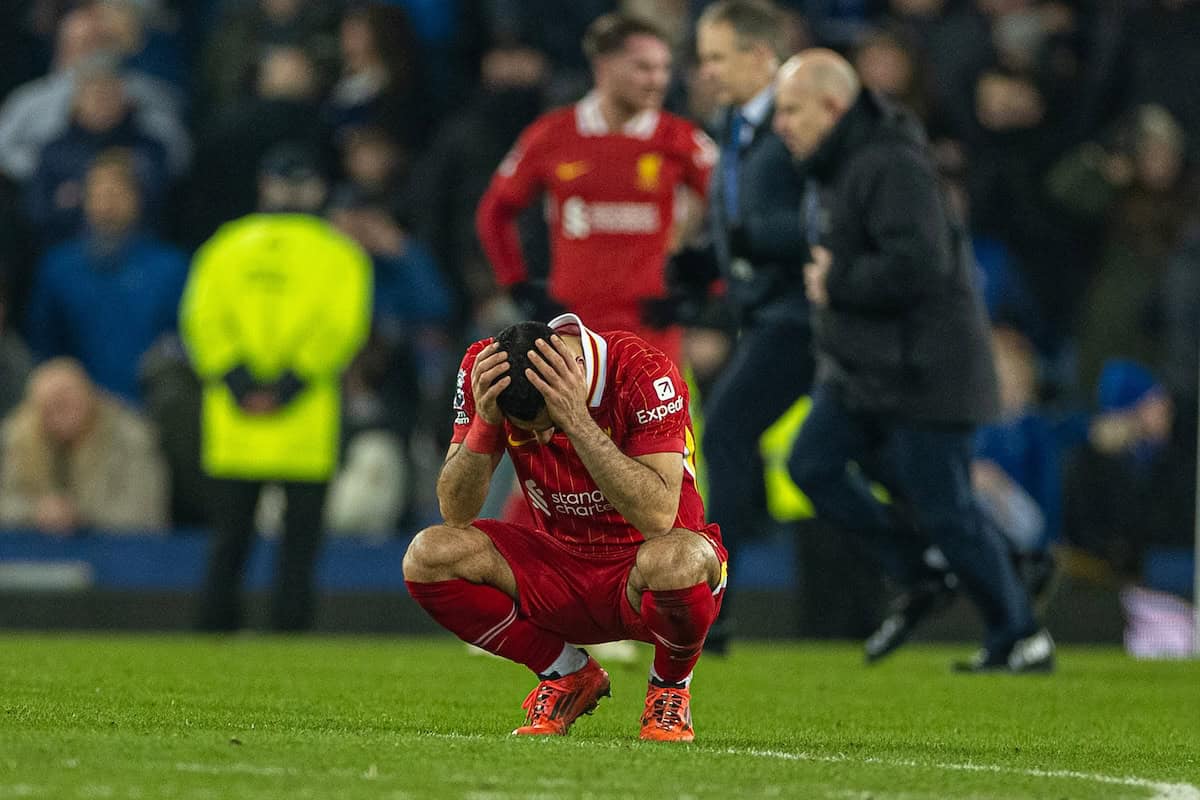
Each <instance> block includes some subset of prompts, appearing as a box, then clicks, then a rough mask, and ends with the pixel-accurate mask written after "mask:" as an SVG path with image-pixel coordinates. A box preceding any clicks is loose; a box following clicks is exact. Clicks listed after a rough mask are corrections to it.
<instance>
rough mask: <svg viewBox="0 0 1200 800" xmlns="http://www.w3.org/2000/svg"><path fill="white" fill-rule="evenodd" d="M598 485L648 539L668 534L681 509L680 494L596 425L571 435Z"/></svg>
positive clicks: (622, 514)
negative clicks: (631, 456) (625, 452)
mask: <svg viewBox="0 0 1200 800" xmlns="http://www.w3.org/2000/svg"><path fill="white" fill-rule="evenodd" d="M568 436H569V437H570V439H571V444H572V445H574V447H575V452H576V453H577V454H578V455H579V459H580V460H581V461H582V462H583V465H584V466H585V467H587V471H588V474H589V475H591V476H592V480H594V481H595V482H596V486H598V487H599V488H600V491H601V492H603V493H604V497H605V498H606V499H607V500H608V502H610V503H612V505H613V508H615V509H616V510H617V511H618V512H619V513H620V514H621V516H623V517H625V519H626V521H628V522H629V524H630V525H632V526H633V527H635V528H637V529H638V530H639V531H641V532H642V535H643V536H645V537H646V538H647V539H653V538H654V537H655V536H662V535H664V534H666V533H669V532H670V531H671V529H672V528H673V527H674V525H675V516H676V513H677V512H678V510H679V493H678V491H674V492H672V490H671V489H670V488H669V487H668V486H667V485H666V483H665V482H664V481H663V479H662V477H661V476H660V475H659V474H658V473H657V472H655V471H654V470H652V469H650V468H649V467H647V466H646V465H645V464H640V463H638V462H637V461H636V460H634V459H632V458H630V457H629V456H627V455H625V454H624V453H622V452H621V451H620V449H619V448H618V447H617V446H616V445H615V444H613V441H612V439H610V438H609V437H608V436H607V435H606V434H605V433H604V431H602V430H600V428H599V427H598V426H596V425H595V424H591V425H585V426H581V428H580V430H578V431H573V432H571V433H569V434H568Z"/></svg>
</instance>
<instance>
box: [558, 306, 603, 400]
mask: <svg viewBox="0 0 1200 800" xmlns="http://www.w3.org/2000/svg"><path fill="white" fill-rule="evenodd" d="M550 327H551V328H553V329H554V330H555V331H556V332H558V333H565V334H568V335H571V336H578V337H579V343H580V344H581V345H582V346H583V371H584V375H585V376H586V377H587V382H588V406H589V407H591V408H598V407H599V406H600V400H601V398H603V397H604V387H605V386H606V385H607V383H608V342H607V341H605V339H604V337H603V336H601V335H600V334H598V333H595V332H593V331H591V330H589V329H588V328H587V327H586V326H585V325H584V324H583V321H582V320H580V319H579V317H578V316H576V315H575V314H560V315H559V316H557V317H555V318H554V319H552V320H550Z"/></svg>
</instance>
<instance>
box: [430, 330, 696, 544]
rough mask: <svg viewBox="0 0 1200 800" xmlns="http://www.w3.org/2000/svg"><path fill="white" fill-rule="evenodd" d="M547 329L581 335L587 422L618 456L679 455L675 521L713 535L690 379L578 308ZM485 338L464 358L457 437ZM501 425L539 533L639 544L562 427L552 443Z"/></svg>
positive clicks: (462, 434) (470, 414)
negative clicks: (597, 325) (588, 320)
mask: <svg viewBox="0 0 1200 800" xmlns="http://www.w3.org/2000/svg"><path fill="white" fill-rule="evenodd" d="M550 327H552V328H554V329H555V330H557V331H559V332H561V333H564V334H571V335H576V336H579V337H580V338H581V339H582V342H583V354H584V359H583V361H584V370H585V372H586V374H587V379H588V385H589V387H590V389H589V395H588V406H589V407H590V410H591V414H592V419H594V420H595V421H596V424H597V425H599V426H600V428H601V430H603V431H604V432H605V433H607V434H608V435H609V436H610V437H612V440H613V442H614V443H615V444H616V445H617V447H618V449H620V451H621V452H622V453H624V454H625V455H627V456H630V457H636V456H642V455H648V454H650V453H679V454H680V456H681V457H682V458H683V472H684V474H683V485H682V488H681V491H680V496H679V510H678V512H677V513H676V516H675V527H677V528H686V529H688V530H693V531H702V530H707V531H708V532H709V534H710V535H711V536H712V537H713V538H714V539H717V540H718V541H719V537H720V533H719V531H718V530H717V528H716V526H715V525H712V526H706V525H705V522H704V501H703V500H701V499H700V494H699V492H697V491H696V469H695V451H696V439H695V435H694V434H693V433H692V419H691V414H690V413H689V411H688V389H687V384H685V383H684V382H683V380H682V379H681V378H680V377H679V370H678V369H677V368H676V367H675V365H674V364H673V363H672V362H671V359H669V358H667V356H666V355H665V354H664V353H662V352H661V351H659V350H657V349H655V348H653V347H651V346H650V345H648V344H646V342H645V341H644V340H642V339H640V338H639V337H637V336H635V335H634V334H632V333H629V332H628V331H609V332H606V333H603V334H601V333H596V332H594V331H592V330H589V329H588V328H586V327H584V325H583V323H582V322H581V321H580V319H579V317H577V316H576V315H574V314H563V315H562V316H560V317H558V318H557V319H555V320H553V321H552V322H551V323H550ZM491 341H492V340H491V339H484V340H481V341H478V342H476V343H475V344H473V345H471V346H470V347H469V348H467V354H466V355H465V356H464V357H463V360H462V366H461V367H460V369H459V372H458V390H457V391H456V392H455V398H454V413H455V418H454V437H453V440H452V441H454V442H461V441H463V440H464V439H465V438H466V437H467V430H468V429H469V428H470V426H471V420H472V419H473V418H474V416H475V398H474V397H473V396H472V394H471V379H470V376H471V369H472V368H473V367H474V366H475V358H476V357H477V356H478V355H479V351H480V350H482V349H483V348H484V347H486V346H487V345H488V344H490V343H491ZM504 426H505V433H506V435H507V438H508V445H507V450H508V455H509V457H510V458H511V459H512V462H513V465H514V466H515V468H516V472H517V478H518V479H519V480H520V482H521V489H522V491H523V492H524V494H525V499H526V500H527V501H528V502H529V505H530V508H531V510H532V512H533V518H534V520H535V522H536V525H537V527H538V528H539V529H540V530H542V531H545V532H546V533H547V534H548V535H549V536H553V537H554V538H555V539H557V540H558V541H560V542H562V543H563V544H564V545H565V546H567V547H570V548H572V549H576V550H580V551H584V552H588V553H593V554H603V553H605V552H608V551H610V550H612V551H615V550H617V549H619V548H617V547H614V546H615V545H626V546H627V545H629V544H630V543H633V542H641V541H643V538H644V537H643V536H642V534H641V533H640V532H639V531H638V530H637V529H636V528H634V527H633V526H632V525H630V524H629V523H628V522H627V521H626V520H625V518H624V517H623V516H621V514H620V513H618V512H617V510H616V509H614V508H613V506H612V504H610V503H609V502H608V500H607V499H606V498H605V497H604V493H603V492H601V491H600V489H599V487H597V486H596V482H595V481H594V480H592V477H591V475H589V474H588V471H587V469H586V468H585V467H584V465H583V462H582V461H581V460H580V459H579V456H578V455H576V453H575V449H574V448H573V447H572V445H571V441H570V439H568V438H567V436H566V434H564V433H561V432H558V433H555V435H554V437H553V438H552V439H551V440H550V442H549V444H546V445H538V443H537V440H536V439H535V438H534V437H533V435H532V434H530V433H529V432H528V431H525V430H522V429H521V428H517V427H514V426H513V425H510V424H509V423H508V422H505V423H504Z"/></svg>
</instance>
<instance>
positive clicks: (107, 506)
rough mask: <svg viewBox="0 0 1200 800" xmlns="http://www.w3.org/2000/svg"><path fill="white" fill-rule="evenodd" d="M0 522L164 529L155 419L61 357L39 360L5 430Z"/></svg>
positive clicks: (163, 475)
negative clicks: (131, 407)
mask: <svg viewBox="0 0 1200 800" xmlns="http://www.w3.org/2000/svg"><path fill="white" fill-rule="evenodd" d="M0 442H2V449H3V452H4V462H3V465H2V466H0V525H3V526H5V527H7V528H22V529H33V530H38V531H41V532H43V533H49V534H56V535H65V534H70V533H76V532H78V531H82V530H103V531H106V532H114V533H137V532H143V531H161V530H162V529H163V528H164V527H165V526H166V525H167V523H168V519H167V483H168V476H167V469H166V465H165V464H164V463H163V460H162V456H160V455H159V452H158V447H157V441H156V439H155V434H154V431H153V430H152V428H151V427H150V426H149V425H148V424H147V423H146V422H145V421H144V420H142V419H141V418H140V417H138V416H137V415H136V414H134V413H133V412H132V411H130V410H128V409H127V408H125V407H124V406H122V405H121V404H120V403H118V402H117V401H116V400H114V399H113V398H112V397H110V396H108V395H106V394H105V393H103V392H101V391H99V390H98V389H97V388H96V387H95V386H94V385H93V384H92V382H91V381H90V380H88V377H87V373H86V372H85V371H84V370H83V367H82V366H81V365H80V364H79V363H78V362H77V361H74V360H72V359H67V358H61V359H55V360H53V361H49V362H47V363H45V364H43V365H42V366H40V367H38V368H37V369H36V370H35V371H34V373H33V375H32V376H31V377H30V379H29V383H28V388H27V391H26V397H25V400H24V402H22V403H21V405H20V406H18V407H17V409H16V410H15V411H13V412H12V414H11V415H9V416H8V417H7V418H6V419H5V421H4V426H3V433H2V434H0Z"/></svg>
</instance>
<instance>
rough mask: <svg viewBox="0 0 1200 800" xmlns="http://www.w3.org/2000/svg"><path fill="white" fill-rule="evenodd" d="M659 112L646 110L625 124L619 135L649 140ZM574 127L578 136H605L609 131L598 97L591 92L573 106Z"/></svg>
mask: <svg viewBox="0 0 1200 800" xmlns="http://www.w3.org/2000/svg"><path fill="white" fill-rule="evenodd" d="M658 118H659V112H658V110H657V109H653V108H648V109H646V110H645V111H642V112H640V113H638V114H635V115H634V116H633V118H632V119H630V120H629V121H628V122H626V123H625V125H624V126H623V127H622V128H621V133H623V134H625V135H626V136H632V137H633V138H634V139H649V138H650V137H651V136H653V135H654V131H655V130H657V129H658ZM575 127H576V129H577V130H578V131H579V135H580V136H606V135H608V134H609V133H611V131H610V130H609V129H608V122H607V121H606V120H605V119H604V113H603V112H602V111H601V110H600V95H598V94H596V92H594V91H592V92H589V93H588V94H587V96H586V97H584V98H583V99H582V100H580V101H579V102H578V103H576V104H575Z"/></svg>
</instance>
